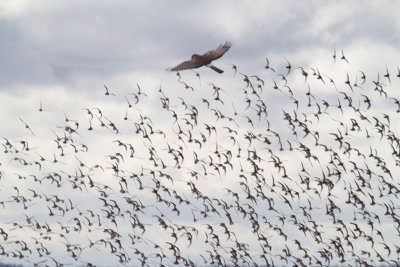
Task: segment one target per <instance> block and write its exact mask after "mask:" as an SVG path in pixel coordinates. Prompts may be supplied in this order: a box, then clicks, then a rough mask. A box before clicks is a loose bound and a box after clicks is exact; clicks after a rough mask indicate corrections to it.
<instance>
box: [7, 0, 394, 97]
mask: <svg viewBox="0 0 400 267" xmlns="http://www.w3.org/2000/svg"><path fill="white" fill-rule="evenodd" d="M0 5H1V6H0V7H1V9H0V12H1V13H0V18H1V25H0V26H1V28H0V29H1V35H2V42H1V44H0V45H1V49H0V53H1V54H0V56H1V59H2V64H1V66H0V68H1V69H0V73H1V74H0V75H1V79H0V80H1V81H0V86H1V87H0V89H1V90H2V91H7V90H11V89H13V90H15V89H16V88H17V89H22V90H24V88H27V87H31V86H39V87H41V86H44V87H47V86H57V85H61V86H66V87H69V90H72V89H73V88H76V86H79V84H84V85H85V86H84V87H85V88H88V87H87V86H86V85H87V83H91V82H93V81H99V82H100V83H102V82H105V81H107V80H113V79H115V78H116V77H119V79H120V78H121V76H122V77H126V76H129V77H136V76H135V75H138V76H140V75H142V74H143V73H149V74H150V75H151V76H153V77H154V78H155V79H157V80H159V79H160V77H163V75H165V73H163V72H164V69H165V68H166V67H169V66H173V65H174V64H176V63H177V62H179V61H180V60H182V59H185V58H187V57H189V56H190V55H191V54H192V53H193V52H195V51H199V52H201V51H206V50H208V49H211V48H213V47H216V46H217V45H218V44H220V43H222V42H225V41H226V40H229V41H231V42H232V43H233V45H234V46H233V47H234V49H232V51H230V53H229V57H228V58H226V59H225V63H226V62H237V63H240V64H242V65H244V66H246V67H247V64H248V65H253V66H254V64H253V63H252V64H249V63H250V62H254V61H257V62H261V61H262V59H263V58H264V57H265V56H267V55H268V56H270V57H274V56H275V55H276V56H277V57H278V58H279V57H281V56H282V55H284V56H286V57H290V58H296V59H297V58H299V60H301V62H300V63H309V62H312V61H314V60H317V59H315V58H314V57H313V54H314V53H315V52H318V51H321V50H322V51H323V53H326V54H327V53H331V51H332V50H333V47H334V46H336V47H337V48H344V49H345V50H346V51H347V54H348V56H349V57H351V54H350V53H355V54H356V53H357V51H359V50H363V51H371V52H373V51H382V50H383V51H387V52H388V54H389V53H390V52H392V51H391V50H392V49H395V48H396V47H398V45H399V38H400V37H399V35H398V33H399V32H400V31H399V28H400V22H399V19H398V18H399V15H398V12H397V10H398V8H399V3H398V2H396V1H383V2H382V1H306V2H304V1H279V2H276V1H235V2H233V3H232V2H231V1H198V2H193V1H112V2H110V1H91V0H89V1H48V0H39V1H20V0H17V1H2V3H1V4H0ZM328 55H330V54H327V56H328ZM383 56H386V57H387V59H393V57H391V56H390V55H387V54H386V53H385V55H383ZM388 63H390V62H388ZM249 67H250V66H249ZM80 89H81V90H82V89H84V88H80ZM90 90H93V89H90Z"/></svg>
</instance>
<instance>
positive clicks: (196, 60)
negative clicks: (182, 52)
mask: <svg viewBox="0 0 400 267" xmlns="http://www.w3.org/2000/svg"><path fill="white" fill-rule="evenodd" d="M231 46H232V44H231V43H230V42H226V43H225V44H223V45H220V46H218V48H216V49H214V50H210V51H208V52H206V53H204V54H203V55H199V54H193V55H192V58H191V59H190V60H187V61H184V62H182V63H180V64H178V65H177V66H175V67H173V68H170V69H169V70H170V71H180V70H187V69H196V68H200V67H202V66H207V67H209V68H211V69H212V70H214V71H216V72H218V73H223V72H224V71H223V70H221V69H219V68H217V67H215V66H214V65H212V64H211V62H212V61H214V60H216V59H218V58H220V57H222V56H223V55H224V54H225V53H226V52H227V51H228V50H229V48H231Z"/></svg>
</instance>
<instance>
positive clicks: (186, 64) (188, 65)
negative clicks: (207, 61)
mask: <svg viewBox="0 0 400 267" xmlns="http://www.w3.org/2000/svg"><path fill="white" fill-rule="evenodd" d="M203 65H204V64H203V63H202V62H200V61H199V60H196V59H190V60H187V61H183V62H182V63H180V64H178V65H177V66H175V67H173V68H171V69H170V70H171V71H180V70H187V69H196V68H200V67H201V66H203Z"/></svg>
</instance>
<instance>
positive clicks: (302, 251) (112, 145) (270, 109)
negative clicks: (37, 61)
mask: <svg viewBox="0 0 400 267" xmlns="http://www.w3.org/2000/svg"><path fill="white" fill-rule="evenodd" d="M228 46H229V47H230V44H229V43H226V44H225V45H223V46H220V47H219V48H218V49H221V48H223V49H224V50H225V51H224V52H223V53H225V52H226V51H227V50H228V49H229V47H228ZM227 47H228V48H227ZM214 51H215V50H214ZM223 53H222V54H223ZM209 54H210V53H208V55H209ZM222 54H217V56H219V57H220V56H222ZM204 55H207V53H206V54H204ZM204 55H203V56H204ZM214 56H215V54H214ZM199 58H200V59H201V64H198V60H199ZM192 59H193V57H192ZM194 60H195V61H196V60H197V62H195V66H194V65H190V66H189V68H192V67H200V66H203V65H207V64H210V63H211V61H212V60H213V59H211V60H210V61H209V62H205V61H204V58H202V56H195V57H194ZM192 63H193V62H191V64H192ZM263 64H264V67H263V68H262V69H260V70H259V73H257V74H254V73H247V74H246V73H245V71H244V70H241V69H240V68H239V67H238V66H236V65H231V66H232V69H230V71H228V70H226V71H225V73H224V74H223V75H222V76H218V77H216V78H215V81H213V82H208V81H205V80H204V79H203V78H202V77H201V75H200V74H199V72H196V71H194V70H187V71H181V70H183V69H184V68H183V67H182V66H181V67H179V68H180V69H172V70H174V71H177V72H176V75H177V76H176V77H177V82H174V83H173V85H172V86H171V85H168V86H165V85H160V87H159V88H157V89H155V90H153V89H149V88H145V86H141V85H139V84H137V86H135V87H134V89H131V90H130V92H129V93H126V94H119V93H118V90H117V89H116V88H112V87H111V86H104V91H102V92H101V94H104V96H103V98H104V99H103V100H104V101H109V103H111V104H109V105H105V106H104V107H102V106H97V107H79V108H77V109H78V110H77V113H78V114H79V116H77V117H72V116H71V115H70V114H66V113H65V112H64V113H62V111H61V112H60V111H50V110H46V103H45V102H43V103H40V107H39V110H36V111H35V114H36V116H50V115H52V116H55V117H56V118H57V121H58V123H57V125H53V126H52V128H51V129H48V134H49V136H50V137H42V136H41V135H42V133H41V132H42V131H41V132H40V131H39V129H37V128H36V126H35V122H34V121H32V120H27V119H26V118H25V116H24V114H20V115H17V116H19V120H20V121H19V123H21V129H22V130H23V131H24V132H25V137H23V138H21V137H13V136H1V140H0V144H1V147H2V151H0V164H1V165H0V191H1V193H0V211H1V214H2V221H1V222H0V261H1V262H12V263H20V264H25V265H30V266H32V265H33V266H57V267H58V266H174V265H178V266H311V265H312V266H331V265H346V266H347V265H348V266H377V265H383V266H389V265H391V266H399V263H400V259H399V257H400V243H399V240H400V238H399V236H400V215H399V214H400V213H397V211H398V210H399V208H400V205H399V201H398V196H399V193H400V184H399V177H398V174H399V173H400V171H399V170H400V167H399V165H400V137H399V128H400V125H399V119H398V116H399V114H400V98H399V93H398V92H396V89H397V88H395V86H396V84H398V82H399V79H400V71H399V69H397V73H396V72H390V71H389V69H388V68H387V67H386V69H384V71H383V72H380V73H365V71H363V70H354V69H352V65H351V60H349V59H348V58H346V57H345V55H344V53H343V51H341V55H340V54H338V56H337V55H336V51H335V52H334V55H333V63H332V64H334V67H337V66H338V65H339V67H340V68H339V69H344V68H347V69H348V72H347V73H337V71H336V73H328V72H326V71H323V70H322V69H319V68H317V67H314V66H310V67H306V66H302V67H297V66H296V67H293V66H292V64H291V63H290V62H289V61H288V60H287V59H284V60H282V62H280V63H276V65H274V64H273V62H270V61H269V60H268V58H267V59H266V62H263ZM178 66H179V65H178ZM178 66H177V67H178ZM210 66H212V65H209V67H210ZM177 67H175V68H177ZM210 68H212V69H213V70H215V71H217V70H219V71H217V72H219V73H222V70H220V69H218V68H216V67H215V66H212V67H210ZM216 69H217V70H216ZM205 71H207V70H205ZM170 75H171V76H172V77H173V76H174V75H175V74H173V73H170ZM173 78H174V77H173ZM396 94H397V95H396ZM110 106H111V108H110ZM39 132H40V133H39ZM40 138H42V139H40ZM39 140H41V141H39ZM43 140H44V141H43Z"/></svg>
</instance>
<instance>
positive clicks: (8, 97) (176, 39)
mask: <svg viewBox="0 0 400 267" xmlns="http://www.w3.org/2000/svg"><path fill="white" fill-rule="evenodd" d="M399 10H400V2H399V1H361V0H360V1H265V0H260V1H244V0H242V1H228V0H227V1H212V0H207V1H184V0H181V1H178V0H172V1H155V0H151V1H144V0H143V1H128V0H126V1H124V0H116V1H99V0H86V1H80V0H70V1H54V0H36V1H28V0H13V1H5V0H3V1H1V0H0V35H1V42H0V59H1V61H0V106H1V108H0V110H1V112H0V121H1V125H0V137H6V138H9V139H12V140H15V142H16V143H17V142H18V140H22V139H23V140H28V139H29V141H32V143H33V144H34V145H33V146H35V148H34V151H35V152H37V153H38V154H41V155H44V156H45V157H46V158H49V159H50V158H51V159H52V157H53V154H56V153H58V150H57V149H56V148H55V143H54V140H53V139H54V138H55V136H54V133H53V131H54V132H55V131H57V129H59V128H60V126H62V123H63V120H64V118H65V117H64V114H67V115H68V116H70V117H72V118H74V119H77V120H79V122H80V123H81V125H82V127H83V128H87V127H89V124H88V116H87V114H86V113H85V111H84V110H82V109H83V108H91V109H92V108H95V107H100V108H101V109H102V110H103V112H104V114H107V116H109V117H110V118H113V119H114V118H118V119H119V121H122V118H123V116H124V114H125V113H124V112H125V111H126V112H128V111H127V108H126V102H125V99H124V97H128V98H129V100H130V101H131V102H132V103H133V102H134V100H133V98H132V95H129V94H130V93H131V92H137V84H139V85H140V87H141V88H142V90H144V92H145V93H146V94H147V95H148V98H145V99H147V102H143V104H142V102H141V104H142V105H141V106H140V105H139V106H138V107H137V110H136V111H134V110H133V109H131V110H129V112H130V114H129V115H130V116H131V118H135V119H136V118H138V117H139V115H138V112H143V113H141V114H150V117H151V118H152V119H154V121H155V122H156V123H155V125H157V126H158V127H159V128H160V129H162V130H165V131H167V130H171V129H168V127H170V125H168V123H167V119H165V117H163V116H165V114H164V113H162V112H161V111H160V100H159V97H160V95H159V93H158V89H159V88H160V87H162V89H163V91H164V92H165V94H166V95H168V96H169V97H171V102H174V104H175V105H178V103H179V100H178V98H177V97H180V96H182V97H183V96H184V97H185V99H186V100H189V101H198V100H199V98H200V97H205V98H207V97H211V92H212V90H211V88H210V85H209V84H208V83H209V82H212V83H216V84H218V85H220V84H221V85H222V87H223V90H224V91H225V92H224V93H223V97H224V99H226V103H229V101H232V102H234V100H235V99H236V98H237V97H238V96H240V97H242V95H241V90H242V88H244V87H245V84H244V83H243V81H242V76H240V74H239V73H238V74H236V75H235V73H234V70H233V69H232V65H231V64H234V65H236V66H237V68H238V70H239V72H243V73H246V74H247V75H258V76H259V77H262V78H263V79H265V83H266V86H265V88H264V90H266V92H265V94H266V95H268V96H269V97H270V99H268V101H271V102H269V105H270V106H269V109H270V110H276V111H279V112H280V111H281V109H283V108H282V107H283V105H284V103H286V102H287V98H285V96H282V95H279V94H278V93H274V92H273V89H272V87H273V85H274V84H273V80H272V76H271V75H272V74H271V72H270V71H268V70H266V69H265V68H264V66H265V65H266V57H268V59H269V61H270V63H271V65H272V66H273V67H274V68H275V69H276V70H277V72H276V73H285V72H286V70H285V66H286V64H287V61H286V59H287V60H288V61H289V62H290V63H291V64H292V67H293V69H292V74H293V73H294V72H297V76H290V77H289V78H288V80H289V81H290V82H291V84H292V85H294V86H296V85H299V86H303V84H304V81H303V77H301V75H300V73H299V70H298V69H297V67H299V66H303V67H305V68H309V67H314V68H315V67H317V68H319V69H320V70H321V71H323V72H324V73H328V75H329V76H330V77H333V78H337V79H341V80H338V84H339V83H340V86H342V88H343V87H344V86H345V85H344V80H345V78H346V74H348V73H350V77H351V79H352V81H354V80H355V77H356V76H357V77H360V76H359V75H360V72H359V70H362V71H364V72H365V73H367V75H368V79H369V84H370V85H371V84H372V82H371V81H372V80H373V79H376V78H377V73H381V74H380V78H381V80H382V79H383V75H384V73H385V71H386V67H387V68H388V69H389V70H390V72H391V75H392V79H394V76H395V75H396V74H397V70H398V66H399V65H400V53H399V47H400V15H399V12H398V11H399ZM226 41H230V42H231V43H232V48H231V49H230V50H229V51H228V52H227V53H226V54H225V55H224V56H223V57H222V58H221V59H219V60H218V61H216V62H215V64H216V66H218V67H219V68H221V69H223V70H224V71H225V72H224V73H223V74H221V75H220V74H217V73H216V72H214V71H212V70H211V69H209V68H200V69H197V70H196V71H197V72H198V73H199V74H200V76H201V80H198V79H197V76H195V73H194V72H192V71H182V72H181V75H182V77H183V80H184V81H185V82H188V83H190V85H192V86H195V87H196V90H195V91H194V92H191V91H190V90H186V89H184V87H183V85H182V84H180V83H177V75H176V74H175V73H171V72H169V71H167V70H166V69H167V68H169V67H173V66H175V65H177V64H178V63H180V62H182V61H184V60H187V59H189V58H190V56H191V55H192V54H193V53H203V52H206V51H208V50H210V49H214V48H217V47H218V46H219V45H221V44H223V43H225V42H226ZM335 50H336V52H337V59H336V63H335V64H334V60H333V57H332V56H333V54H334V51H335ZM342 50H343V51H344V53H345V55H346V58H347V59H348V60H349V62H350V64H347V63H344V61H343V60H340V57H341V56H342V54H341V51H342ZM310 76H311V71H310ZM326 78H327V77H326ZM273 79H274V80H276V81H278V79H279V78H278V76H274V77H273ZM397 84H398V83H397ZM104 85H107V87H108V88H109V90H110V93H111V94H115V96H113V95H112V96H109V97H106V96H105V95H104V93H105V89H104V87H103V86H104ZM314 85H315V84H314ZM327 87H328V86H326V87H322V86H318V87H312V90H313V92H315V91H318V90H319V89H320V88H321V90H322V91H323V90H326V91H324V92H325V95H323V97H322V96H321V99H322V98H323V99H328V100H330V101H336V96H334V93H335V91H334V89H332V87H331V88H330V89H332V91H327V90H328V89H327ZM394 87H395V83H393V88H394ZM282 88H283V87H282ZM315 88H316V89H315ZM314 89H315V91H314ZM268 90H270V92H269V91H268ZM343 90H344V89H343ZM315 93H316V94H319V92H315ZM390 94H391V95H390V96H392V97H397V98H399V97H400V93H399V92H398V91H395V90H393V91H390ZM360 99H361V98H360ZM198 102H199V101H198ZM358 102H359V103H358V104H359V105H361V104H363V103H361V101H358ZM193 103H195V102H193ZM196 103H197V102H196ZM343 103H346V102H345V101H343ZM217 104H219V103H216V105H217ZM41 105H42V108H43V110H44V112H42V113H40V114H39V112H38V109H39V108H40V106H41ZM219 105H220V104H219ZM290 105H291V102H290ZM376 105H377V106H379V105H381V106H379V107H382V108H383V110H384V111H385V110H386V109H385V108H386V107H385V105H387V102H383V101H382V102H379V100H377V101H376ZM288 106H289V105H288ZM291 106H293V105H291ZM220 107H221V108H223V109H222V110H223V111H224V112H226V113H225V114H232V113H233V108H234V107H233V105H232V106H231V105H229V104H227V105H225V106H224V107H222V106H221V105H220ZM289 107H290V106H289ZM236 108H237V109H241V110H243V106H242V107H241V106H239V107H236ZM177 109H178V108H177ZM135 112H136V113H135ZM392 112H394V111H393V110H392ZM203 114H204V113H203ZM210 114H211V113H206V115H205V117H203V118H202V119H203V120H205V121H208V119H210V120H211V119H212V120H213V121H214V117H212V115H210ZM243 114H244V113H243ZM335 115H339V113H333V115H332V117H334V116H335ZM347 115H348V116H350V115H349V114H347ZM347 115H346V112H345V115H344V116H343V117H345V116H347ZM207 116H209V117H207ZM19 118H21V119H22V120H23V121H24V122H28V124H30V125H31V126H32V128H33V129H32V130H33V132H34V136H33V134H31V133H30V132H29V131H27V129H26V128H25V127H24V124H23V123H22V122H21V121H20V120H19ZM278 118H279V119H280V118H281V113H279V117H278V115H277V116H276V117H274V115H272V117H271V123H274V122H275V123H276V124H275V125H274V126H275V127H280V126H281V125H280V124H279V123H282V122H279V120H278ZM335 118H339V119H342V117H340V116H339V117H335ZM132 120H133V119H132ZM135 122H138V120H135ZM254 122H256V120H255V121H254ZM157 123H159V124H157ZM399 123H400V122H399V120H396V119H392V127H393V129H394V130H397V131H398V130H400V124H399ZM182 124H183V123H182ZM216 124H218V123H216ZM221 125H222V124H221ZM221 125H220V126H221ZM245 125H247V127H248V128H246V127H245ZM317 125H319V129H321V130H322V131H323V130H324V128H326V129H327V130H326V131H328V128H329V126H332V123H331V124H330V123H329V122H326V121H322V122H321V124H317ZM97 127H99V126H98V125H97ZM119 127H121V128H120V130H121V132H122V133H121V138H126V140H127V139H128V138H130V134H132V131H133V130H132V128H133V127H132V125H129V126H128V125H122V123H121V124H119ZM154 127H155V126H154ZM163 127H167V129H165V128H163ZM199 127H200V126H199ZM265 127H266V125H265V124H262V123H259V124H257V125H255V127H253V128H252V130H254V128H255V130H260V131H264V128H265ZM283 127H285V128H276V129H279V130H282V135H283V136H284V135H285V134H287V136H289V135H290V134H289V131H288V130H287V126H286V125H285V126H283ZM133 129H134V128H133ZM248 129H251V128H250V126H249V125H248V124H245V121H244V120H243V121H242V123H241V124H240V127H238V130H239V131H243V132H245V131H246V130H248ZM82 131H83V130H82ZM99 132H100V131H99ZM172 133H173V131H172ZM86 134H87V135H86ZM76 138H77V142H78V143H79V142H81V143H85V144H88V146H89V144H90V145H91V146H92V147H93V146H94V147H95V148H94V151H96V152H95V153H94V154H89V155H86V154H84V153H83V154H78V155H79V159H81V160H84V161H85V160H86V161H87V162H90V160H92V159H93V158H96V157H94V155H96V156H99V155H101V156H102V157H103V158H102V159H104V155H107V153H108V152H107V151H108V149H109V147H108V146H100V145H98V144H104V143H107V142H108V144H109V143H112V140H113V139H115V136H114V135H111V134H110V135H108V136H107V135H103V134H99V135H96V134H94V135H91V134H88V133H87V131H86V132H84V134H82V135H79V136H77V137H76ZM242 141H245V140H242ZM133 142H134V141H133ZM161 142H162V140H158V141H155V142H154V144H153V145H155V146H156V145H157V144H162V143H161ZM216 142H217V141H216ZM223 142H225V141H223ZM223 142H222V144H224V145H225V144H227V143H223ZM245 142H247V141H245ZM371 142H372V141H371ZM375 142H376V143H374V144H378V143H379V139H377V140H375ZM141 145H142V147H143V144H141ZM163 145H164V144H163ZM360 146H361V147H362V148H365V146H364V144H362V145H360ZM143 149H146V147H144V148H143ZM212 149H214V148H210V150H212ZM385 152H387V151H386V150H384V151H383V153H385ZM146 153H147V150H146V151H139V152H138V155H139V156H138V157H139V158H140V156H143V157H144V156H147V154H146ZM57 155H58V154H57ZM31 156H32V155H31ZM67 156H69V157H68V160H71V159H72V160H73V161H74V164H76V162H77V161H76V160H77V159H78V158H75V157H74V154H73V153H72V154H67ZM286 156H287V158H286V160H287V161H289V160H294V161H296V157H295V156H291V155H290V154H287V155H286ZM61 160H62V159H61ZM107 162H109V161H107ZM64 163H65V165H61V166H65V168H64V169H63V170H64V171H67V172H68V171H70V172H71V173H73V172H75V168H76V165H72V166H69V165H68V163H69V162H64ZM64 163H62V164H64ZM91 163H92V164H94V163H95V162H91ZM297 163H299V162H297ZM266 164H267V163H266ZM127 165H128V164H127ZM271 165H272V164H271ZM140 167H142V166H140ZM140 167H139V166H135V167H133V169H135V171H139V169H140ZM187 167H191V166H190V165H189V166H187ZM235 167H237V166H235ZM171 169H173V168H171ZM0 170H1V171H2V172H4V173H6V174H8V179H11V177H14V178H15V173H19V172H20V171H21V170H20V169H18V164H16V163H15V162H11V161H10V156H9V155H6V154H5V153H2V154H0ZM51 171H59V169H58V167H57V169H49V170H47V173H49V172H51ZM142 171H143V170H142ZM174 171H176V173H177V174H182V172H183V171H182V170H181V171H180V172H181V173H179V171H177V170H171V172H174ZM236 171H237V170H236ZM43 172H44V173H46V170H43ZM99 176H100V177H101V175H99ZM177 176H179V175H177ZM185 179H186V178H182V181H186V180H185ZM178 180H179V179H178ZM182 181H181V182H182ZM224 183H225V184H224ZM15 184H16V185H18V186H22V187H21V192H22V188H24V187H23V186H25V188H29V187H31V186H32V185H31V184H29V183H25V184H24V183H23V182H22V181H16V182H15ZM51 186H54V185H48V187H46V186H45V185H43V188H41V189H40V190H45V188H51ZM185 186H186V185H185V184H184V183H183V182H182V184H179V182H178V183H176V184H175V185H174V189H176V190H177V191H178V192H181V191H183V192H184V191H185V190H186V191H189V190H188V188H187V186H186V187H185ZM198 186H199V187H202V188H203V189H204V190H207V191H208V192H211V194H215V195H218V193H220V192H219V191H218V190H221V188H224V187H228V186H232V188H236V189H238V190H240V187H239V186H238V185H237V181H234V182H233V181H230V182H226V180H222V179H221V180H219V181H217V182H215V184H209V183H208V182H206V183H201V182H199V185H198ZM13 187H14V184H13V183H11V184H10V183H7V182H6V181H5V180H4V179H0V194H1V193H4V196H6V195H7V196H12V195H13V194H15V189H14V188H13ZM38 188H40V186H38ZM116 190H118V187H117V188H116ZM180 190H181V191H180ZM72 191H74V190H71V192H70V195H68V194H67V195H64V196H65V197H68V196H73V197H74V200H75V201H76V203H78V204H82V205H83V206H84V205H90V203H88V202H85V199H84V197H82V195H79V194H76V192H75V191H76V190H75V191H74V192H72ZM43 193H44V192H43ZM64 193H65V192H64ZM26 194H28V193H26ZM138 194H140V193H138ZM88 195H89V194H88ZM187 195H190V192H187ZM92 196H97V195H96V194H93V195H92ZM141 197H142V198H143V201H144V202H151V201H152V200H150V198H149V196H148V195H142V196H141ZM121 199H122V198H121ZM121 199H120V200H121ZM2 200H3V201H4V200H5V199H2V198H1V197H0V201H2ZM277 201H278V200H277ZM280 204H282V203H280ZM277 205H279V203H278V204H277ZM38 206H39V205H36V206H33V208H32V210H34V211H37V215H35V216H37V218H42V219H43V218H46V212H47V209H46V207H44V208H45V210H44V211H43V210H41V209H40V207H38ZM19 208H20V207H19ZM164 208H165V207H164ZM286 208H287V207H286ZM282 209H283V210H284V211H285V208H284V205H283V204H282ZM188 210H189V209H188ZM2 211H4V213H3V214H4V219H3V222H6V223H9V222H11V221H13V220H14V219H15V220H19V221H21V220H22V221H24V219H25V217H23V216H22V217H21V213H20V211H18V214H19V215H18V214H16V212H17V211H14V210H12V209H11V208H8V209H7V208H6V209H3V210H1V206H0V212H2ZM41 212H42V213H41ZM150 212H153V213H155V211H154V209H153V210H151V211H150ZM343 212H344V213H349V214H350V213H351V212H352V211H350V210H346V209H344V211H343ZM32 213H34V212H32ZM32 213H31V214H32ZM0 214H1V213H0ZM150 214H151V213H150ZM168 214H170V215H171V216H173V214H174V213H173V212H171V211H168ZM188 214H189V215H183V218H180V219H182V221H184V222H187V223H189V222H190V221H191V220H192V218H191V215H190V212H188ZM1 216H2V215H0V222H1ZM185 216H186V217H185ZM56 217H57V216H56ZM239 217H240V216H239ZM146 219H147V220H148V222H149V223H151V219H152V217H151V216H149V217H148V218H146ZM153 219H154V218H153ZM57 220H62V218H56V219H54V221H52V223H55V222H56V221H57ZM321 220H323V219H321ZM65 223H71V220H70V221H68V222H65ZM241 226H242V225H241V224H238V225H235V226H234V227H237V228H236V230H237V233H239V232H240V227H241ZM0 227H3V228H10V226H9V225H8V226H7V224H3V225H2V226H1V225H0ZM291 230H292V231H295V229H291ZM291 230H290V229H289V230H288V231H291ZM121 231H123V230H121ZM128 232H129V231H128ZM14 233H15V236H18V233H16V232H14ZM386 234H387V233H386ZM238 235H239V234H238ZM152 236H153V237H154V236H155V234H154V232H153V233H150V234H148V236H147V238H151V237H152ZM243 238H244V239H246V236H245V235H244V237H243ZM387 238H388V239H389V238H390V234H389V235H388V236H387ZM0 241H1V237H0ZM81 241H82V240H81ZM85 241H87V240H86V239H85ZM0 243H1V242H0ZM194 246H196V245H194ZM289 246H291V248H294V247H295V246H294V245H293V244H291V245H289ZM182 248H184V247H182ZM63 249H64V247H63V246H62V245H60V250H59V251H62V250H63ZM197 249H198V251H201V249H202V248H201V246H200V247H198V248H197ZM55 250H56V249H55ZM103 256H104V255H103ZM96 257H101V255H96V254H90V255H85V258H84V259H82V261H92V260H95V259H96ZM1 260H2V259H1V258H0V261H1ZM61 260H65V261H66V262H71V261H70V259H68V258H67V259H66V258H65V257H64V258H61ZM102 260H103V261H105V260H106V259H104V258H102ZM108 260H110V259H108ZM114 260H115V259H114V258H113V259H111V260H110V262H108V263H109V264H113V263H115V262H114ZM24 263H26V262H24Z"/></svg>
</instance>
